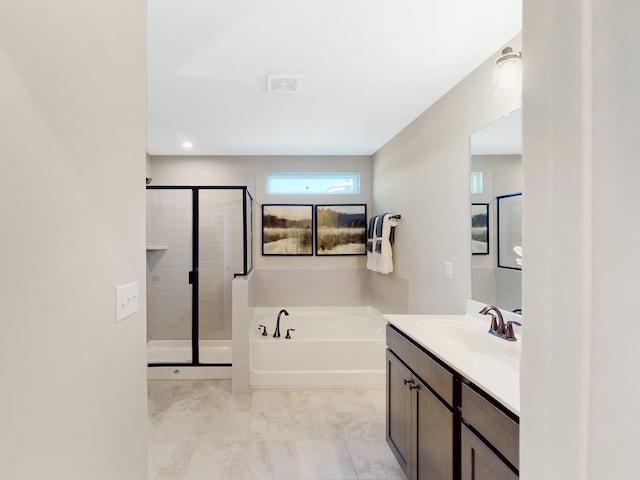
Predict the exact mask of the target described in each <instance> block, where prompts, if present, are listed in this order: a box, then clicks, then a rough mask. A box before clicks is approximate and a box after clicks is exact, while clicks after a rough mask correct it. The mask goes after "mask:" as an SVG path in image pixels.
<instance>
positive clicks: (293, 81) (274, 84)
mask: <svg viewBox="0 0 640 480" xmlns="http://www.w3.org/2000/svg"><path fill="white" fill-rule="evenodd" d="M301 86H302V75H267V92H269V93H298V92H299V91H300V87H301Z"/></svg>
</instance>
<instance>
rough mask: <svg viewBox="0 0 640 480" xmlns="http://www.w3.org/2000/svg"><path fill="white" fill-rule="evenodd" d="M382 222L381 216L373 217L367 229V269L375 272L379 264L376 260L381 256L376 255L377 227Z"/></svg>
mask: <svg viewBox="0 0 640 480" xmlns="http://www.w3.org/2000/svg"><path fill="white" fill-rule="evenodd" d="M381 220H382V219H381V218H380V215H376V216H375V217H371V218H370V219H369V228H367V247H366V249H367V268H368V269H369V270H373V271H375V270H376V265H377V264H378V261H377V259H376V257H377V256H378V255H379V254H378V253H376V227H377V226H378V222H380V221H381Z"/></svg>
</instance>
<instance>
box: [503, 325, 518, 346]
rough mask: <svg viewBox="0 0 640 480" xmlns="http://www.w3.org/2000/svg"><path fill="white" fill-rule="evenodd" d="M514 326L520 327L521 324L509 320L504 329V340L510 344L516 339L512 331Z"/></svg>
mask: <svg viewBox="0 0 640 480" xmlns="http://www.w3.org/2000/svg"><path fill="white" fill-rule="evenodd" d="M514 323H515V324H516V325H520V326H522V324H521V323H520V322H516V321H515V320H510V321H508V322H507V327H506V332H505V333H506V335H505V337H504V338H505V340H509V341H511V342H515V341H516V340H517V338H516V334H515V333H514V331H513V324H514Z"/></svg>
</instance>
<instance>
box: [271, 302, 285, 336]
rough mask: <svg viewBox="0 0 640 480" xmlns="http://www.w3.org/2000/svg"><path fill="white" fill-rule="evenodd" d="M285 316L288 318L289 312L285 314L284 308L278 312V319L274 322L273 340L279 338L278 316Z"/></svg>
mask: <svg viewBox="0 0 640 480" xmlns="http://www.w3.org/2000/svg"><path fill="white" fill-rule="evenodd" d="M283 313H284V314H285V315H286V316H287V317H288V316H289V312H287V311H286V310H285V309H284V308H283V309H282V310H280V311H279V312H278V319H277V320H276V331H275V332H273V338H280V316H282V314H283Z"/></svg>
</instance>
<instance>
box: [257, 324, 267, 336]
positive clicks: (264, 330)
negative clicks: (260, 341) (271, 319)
mask: <svg viewBox="0 0 640 480" xmlns="http://www.w3.org/2000/svg"><path fill="white" fill-rule="evenodd" d="M260 329H262V336H263V337H266V336H267V327H265V326H264V325H258V330H260Z"/></svg>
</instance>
